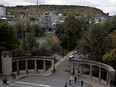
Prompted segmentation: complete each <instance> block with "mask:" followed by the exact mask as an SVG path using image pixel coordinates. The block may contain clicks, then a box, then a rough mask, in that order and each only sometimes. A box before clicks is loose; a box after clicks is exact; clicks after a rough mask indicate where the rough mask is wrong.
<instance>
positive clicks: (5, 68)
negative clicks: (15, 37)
mask: <svg viewBox="0 0 116 87" xmlns="http://www.w3.org/2000/svg"><path fill="white" fill-rule="evenodd" d="M1 58H2V74H3V75H11V74H12V54H11V52H10V51H3V52H2V53H1Z"/></svg>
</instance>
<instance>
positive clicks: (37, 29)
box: [32, 24, 44, 37]
mask: <svg viewBox="0 0 116 87" xmlns="http://www.w3.org/2000/svg"><path fill="white" fill-rule="evenodd" d="M32 28H33V30H34V31H35V33H34V35H35V36H36V37H38V36H42V35H43V34H44V30H43V29H42V28H40V26H39V25H37V24H35V25H33V26H32Z"/></svg>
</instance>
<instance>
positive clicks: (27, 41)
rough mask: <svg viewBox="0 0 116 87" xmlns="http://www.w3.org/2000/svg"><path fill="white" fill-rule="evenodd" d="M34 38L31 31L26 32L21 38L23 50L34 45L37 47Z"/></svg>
mask: <svg viewBox="0 0 116 87" xmlns="http://www.w3.org/2000/svg"><path fill="white" fill-rule="evenodd" d="M38 45H39V43H37V40H36V38H35V37H34V35H33V34H32V33H26V34H25V38H23V39H22V47H23V49H24V50H32V48H34V47H38Z"/></svg>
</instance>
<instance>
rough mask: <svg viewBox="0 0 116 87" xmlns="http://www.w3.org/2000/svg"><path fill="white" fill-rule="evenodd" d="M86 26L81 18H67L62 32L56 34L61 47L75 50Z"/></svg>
mask: <svg viewBox="0 0 116 87" xmlns="http://www.w3.org/2000/svg"><path fill="white" fill-rule="evenodd" d="M86 25H87V23H86V21H85V20H84V19H83V18H76V17H75V16H72V15H69V16H67V17H66V19H65V21H64V25H63V28H62V30H61V29H60V30H59V31H58V32H57V35H58V37H59V40H60V41H61V46H62V47H63V48H65V49H68V50H73V49H75V47H76V45H77V40H78V39H79V38H80V36H81V33H82V30H83V29H86V28H87V27H86Z"/></svg>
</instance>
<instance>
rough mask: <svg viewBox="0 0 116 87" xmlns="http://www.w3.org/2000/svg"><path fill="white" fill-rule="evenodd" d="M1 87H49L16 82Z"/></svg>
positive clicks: (47, 86)
mask: <svg viewBox="0 0 116 87" xmlns="http://www.w3.org/2000/svg"><path fill="white" fill-rule="evenodd" d="M3 87H51V86H49V85H44V84H36V83H28V82H20V81H16V82H15V83H10V84H8V85H6V86H3Z"/></svg>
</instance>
